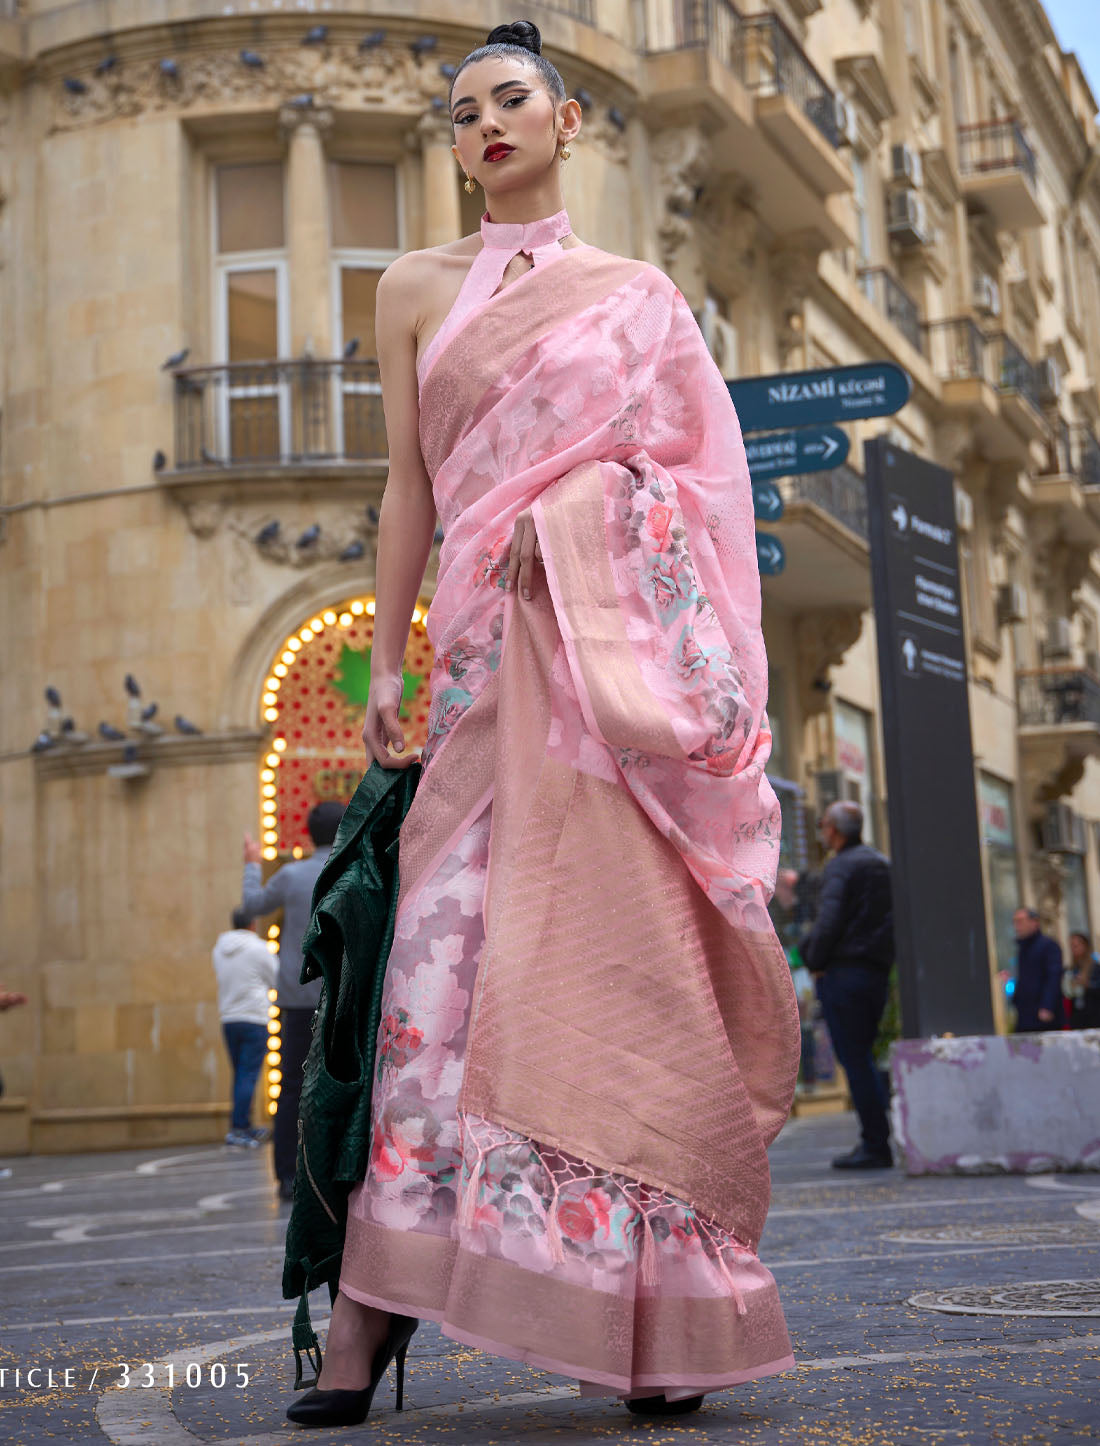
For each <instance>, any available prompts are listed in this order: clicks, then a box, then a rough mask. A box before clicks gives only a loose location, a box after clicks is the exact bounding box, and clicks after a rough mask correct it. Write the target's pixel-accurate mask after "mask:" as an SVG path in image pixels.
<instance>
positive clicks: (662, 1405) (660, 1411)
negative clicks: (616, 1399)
mask: <svg viewBox="0 0 1100 1446" xmlns="http://www.w3.org/2000/svg"><path fill="white" fill-rule="evenodd" d="M703 1400H704V1397H702V1396H681V1397H680V1399H679V1400H678V1401H666V1400H665V1398H664V1396H636V1397H635V1398H634V1399H633V1400H631V1399H629V1398H628V1399H627V1402H626V1409H627V1410H628V1411H632V1412H633V1413H634V1415H635V1416H687V1415H689V1414H690V1413H691V1412H692V1411H698V1409H699V1407H700V1406H701V1405H702V1404H703Z"/></svg>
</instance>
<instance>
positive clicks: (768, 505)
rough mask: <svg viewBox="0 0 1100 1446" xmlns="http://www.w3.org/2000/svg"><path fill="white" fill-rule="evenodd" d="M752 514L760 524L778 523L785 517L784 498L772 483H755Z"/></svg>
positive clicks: (753, 486) (753, 485)
mask: <svg viewBox="0 0 1100 1446" xmlns="http://www.w3.org/2000/svg"><path fill="white" fill-rule="evenodd" d="M752 512H753V516H754V517H755V518H756V519H757V520H758V521H759V522H778V521H779V519H780V518H781V517H782V516H783V498H782V497H781V496H780V495H779V488H778V487H776V486H775V484H774V483H772V482H755V481H754V482H753V484H752Z"/></svg>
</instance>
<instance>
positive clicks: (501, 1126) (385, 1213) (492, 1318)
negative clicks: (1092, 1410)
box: [340, 213, 799, 1398]
mask: <svg viewBox="0 0 1100 1446" xmlns="http://www.w3.org/2000/svg"><path fill="white" fill-rule="evenodd" d="M567 232H568V218H567V217H565V214H564V213H560V215H559V216H558V217H551V218H548V219H547V220H545V221H540V222H536V223H533V224H532V225H530V226H526V227H521V226H498V225H495V224H494V223H492V222H490V221H488V219H486V220H485V221H483V223H482V236H483V242H484V249H483V252H482V253H479V257H478V259H477V261H476V262H475V265H474V268H473V269H472V270H471V273H470V277H469V278H468V281H467V283H466V285H464V287H463V292H462V293H461V294H460V296H459V300H458V302H457V303H456V305H455V308H454V310H453V311H452V313H451V315H450V316H449V317H448V319H447V321H446V322H445V323H444V326H443V329H442V331H441V332H440V334H439V336H438V337H436V338H435V340H434V341H433V343H432V344H431V346H430V347H429V349H428V352H427V353H426V355H425V358H424V363H423V367H422V376H421V409H420V428H421V448H422V452H423V456H424V461H425V464H426V467H427V470H428V474H429V476H430V477H431V479H432V484H433V488H434V492H435V499H436V504H437V507H438V511H439V515H440V518H441V520H442V523H443V528H444V533H445V542H444V544H443V547H442V551H441V556H440V565H439V581H438V586H437V591H436V594H435V598H434V600H433V603H432V606H431V610H430V614H429V631H430V636H431V640H432V643H433V646H434V648H435V659H436V661H435V671H434V674H433V678H432V707H431V715H430V724H429V739H428V745H427V748H426V750H425V755H424V758H425V772H424V776H423V778H422V780H421V784H420V787H419V790H418V792H417V796H416V799H415V801H414V803H413V806H412V809H411V811H410V813H409V815H408V818H407V819H406V821H405V826H404V829H403V831H402V837H401V868H400V872H401V896H400V902H399V906H398V915H397V923H396V933H395V938H394V944H393V949H392V951H391V954H390V959H389V965H388V969H387V975H386V988H385V996H384V999H383V1008H382V1013H383V1019H382V1026H381V1033H380V1037H379V1047H378V1066H377V1078H376V1082H375V1098H374V1107H373V1108H374V1134H373V1145H372V1152H371V1161H370V1167H369V1171H368V1174H367V1177H366V1179H365V1180H364V1182H363V1183H362V1184H361V1185H360V1186H358V1187H357V1188H356V1190H355V1191H354V1192H353V1194H352V1197H351V1200H350V1203H349V1212H348V1227H347V1240H346V1245H345V1251H344V1260H343V1269H342V1275H341V1282H340V1287H341V1289H342V1290H343V1291H344V1292H345V1293H346V1294H347V1295H349V1296H351V1297H352V1298H353V1299H356V1300H359V1301H362V1302H364V1303H366V1304H370V1305H376V1306H380V1307H382V1308H384V1309H390V1310H396V1311H399V1312H401V1313H403V1314H407V1315H414V1316H418V1317H421V1318H423V1319H429V1320H434V1321H438V1322H440V1323H441V1324H442V1327H443V1329H444V1331H445V1332H446V1333H447V1334H448V1335H450V1336H452V1337H453V1338H455V1339H457V1340H459V1341H463V1342H466V1343H468V1344H471V1345H474V1346H477V1347H481V1348H483V1349H486V1350H489V1351H493V1352H496V1353H498V1354H500V1355H503V1356H506V1357H511V1358H513V1359H518V1360H523V1361H527V1362H529V1363H530V1364H532V1365H534V1366H537V1367H540V1368H543V1369H546V1370H549V1371H554V1372H560V1373H562V1374H566V1375H572V1376H575V1377H578V1378H580V1379H581V1380H582V1383H584V1385H585V1388H586V1389H589V1390H593V1391H603V1392H612V1393H619V1394H624V1395H644V1394H647V1393H650V1394H651V1393H657V1392H664V1393H665V1394H666V1395H668V1396H669V1397H670V1398H672V1397H675V1396H676V1395H677V1394H679V1395H685V1394H692V1393H696V1392H699V1391H708V1390H716V1389H720V1388H722V1387H725V1386H730V1385H734V1384H736V1383H738V1382H740V1381H745V1380H749V1379H753V1378H755V1377H758V1376H763V1375H767V1374H769V1373H771V1372H775V1371H780V1370H784V1369H787V1368H789V1367H790V1366H791V1365H792V1364H793V1360H792V1357H791V1351H790V1344H789V1341H788V1337H787V1331H786V1326H785V1323H784V1320H783V1315H782V1311H781V1309H780V1306H779V1301H778V1296H777V1292H776V1287H775V1282H774V1281H773V1279H772V1277H771V1275H770V1274H769V1273H768V1271H767V1270H766V1269H765V1268H764V1267H763V1266H762V1265H761V1264H760V1261H759V1260H758V1258H757V1255H756V1250H757V1246H758V1243H759V1239H760V1233H761V1230H762V1228H763V1225H764V1218H765V1214H766V1211H767V1205H768V1197H769V1190H770V1181H769V1172H768V1161H767V1155H766V1150H767V1146H768V1144H769V1142H770V1141H771V1140H772V1139H773V1138H774V1136H775V1135H776V1133H777V1132H778V1130H779V1128H780V1126H781V1125H782V1123H783V1121H784V1120H785V1118H786V1116H787V1112H788V1109H789V1106H790V1101H791V1097H792V1094H793V1089H794V1080H795V1074H796V1070H797V1062H798V1052H799V1027H798V1016H797V1009H796V1005H795V999H794V993H793V989H792V985H791V977H790V970H789V969H788V967H787V965H786V962H785V959H784V956H783V954H782V952H781V950H780V948H779V946H778V944H777V941H776V939H775V935H774V933H773V931H772V928H771V925H770V922H769V919H768V915H767V911H766V904H767V900H768V897H769V895H770V890H771V887H772V884H773V882H774V873H775V866H776V859H777V851H778V842H779V812H778V806H777V804H776V801H775V797H774V794H773V793H772V791H771V788H770V786H769V784H768V782H767V780H766V778H765V776H764V766H765V763H766V761H767V757H768V752H769V747H770V734H769V731H768V725H767V720H766V716H765V711H764V710H765V704H766V689H767V665H766V660H765V656H764V647H763V640H762V636H761V632H760V585H759V578H758V575H757V565H756V555H755V540H754V527H753V508H752V499H751V494H750V486H749V479H748V471H747V466H746V463H745V454H744V448H743V446H742V442H741V436H740V430H739V428H738V425H737V419H736V416H735V414H734V410H733V406H732V404H731V402H730V400H729V396H728V393H727V391H726V388H725V386H724V384H723V382H722V379H721V377H720V376H719V374H718V371H717V369H716V368H715V366H714V364H713V362H712V361H711V359H710V357H709V355H708V354H707V352H706V349H705V347H704V345H703V341H702V338H701V336H700V334H699V331H698V328H697V326H696V324H695V321H694V319H693V317H692V315H691V312H690V310H689V309H688V307H687V305H686V304H685V302H684V299H683V297H682V296H681V295H680V293H679V292H678V291H677V290H676V288H675V287H674V286H673V284H672V283H671V282H670V281H669V280H668V278H667V277H666V276H664V275H663V274H662V273H661V272H659V271H657V270H655V269H654V268H653V267H650V266H648V265H645V264H643V263H640V262H637V261H630V260H624V259H622V258H620V257H616V256H611V255H608V254H607V253H605V252H601V251H598V250H596V249H595V248H592V247H588V246H578V247H575V248H572V249H565V248H562V247H559V246H558V245H557V244H556V243H557V241H558V240H560V238H561V237H562V236H563V235H565V234H566V233H567ZM520 250H523V251H525V252H527V253H528V254H530V255H532V257H533V260H534V263H535V264H534V265H533V268H532V269H531V270H530V271H528V272H526V273H525V274H524V275H523V276H522V277H521V278H520V279H519V280H518V281H514V282H512V283H511V284H509V285H507V286H505V287H504V288H503V289H501V290H496V283H497V281H498V280H499V276H500V274H501V273H502V271H503V265H504V264H506V262H507V260H508V259H509V258H510V257H511V256H512V255H514V254H516V252H518V251H520ZM494 251H495V252H496V253H497V254H496V255H495V257H494V256H493V255H491V254H490V255H486V253H492V252H494ZM505 253H506V254H505ZM502 255H503V262H502V261H501V256H502ZM482 261H484V265H482V266H480V268H479V263H481V262H482ZM494 263H495V264H496V269H495V270H492V265H493V264H494ZM490 271H492V274H491V275H490ZM526 508H530V509H531V510H532V513H533V516H534V519H535V524H536V528H537V532H538V538H539V544H540V550H541V552H542V556H543V559H544V565H545V581H543V580H542V578H541V577H540V578H539V581H538V584H537V586H536V588H535V590H534V591H533V593H532V596H531V598H530V600H525V599H523V598H522V597H520V596H518V595H517V594H513V593H511V592H507V591H506V590H505V588H504V581H505V572H506V567H507V554H508V547H509V542H510V539H511V535H512V531H513V527H514V525H515V521H516V517H517V515H518V514H519V513H520V512H521V511H522V510H524V509H526Z"/></svg>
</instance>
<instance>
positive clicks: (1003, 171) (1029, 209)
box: [958, 116, 1043, 230]
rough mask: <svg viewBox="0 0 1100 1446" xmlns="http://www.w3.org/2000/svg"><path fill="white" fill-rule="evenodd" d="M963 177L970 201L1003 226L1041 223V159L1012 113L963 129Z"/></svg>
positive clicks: (960, 136) (960, 135)
mask: <svg viewBox="0 0 1100 1446" xmlns="http://www.w3.org/2000/svg"><path fill="white" fill-rule="evenodd" d="M958 148H959V176H960V179H961V182H962V192H963V195H964V196H965V198H966V199H967V201H969V202H972V203H974V204H975V205H976V206H978V207H980V208H981V209H982V210H985V211H988V212H989V214H990V215H991V216H992V217H993V219H994V221H995V222H996V223H997V225H998V226H1000V227H1003V228H1005V229H1006V230H1008V229H1012V230H1020V229H1026V228H1028V227H1034V226H1040V225H1042V223H1043V212H1042V210H1041V209H1040V207H1039V200H1038V190H1037V177H1038V163H1037V161H1036V157H1035V152H1034V151H1033V150H1032V148H1031V146H1030V144H1029V143H1028V139H1027V137H1026V136H1025V134H1024V131H1023V127H1022V126H1021V125H1020V123H1019V121H1017V120H1015V119H1014V118H1013V117H1011V116H1006V117H1004V118H1002V119H1001V120H993V121H979V122H978V123H977V124H976V125H963V126H960V127H959V130H958Z"/></svg>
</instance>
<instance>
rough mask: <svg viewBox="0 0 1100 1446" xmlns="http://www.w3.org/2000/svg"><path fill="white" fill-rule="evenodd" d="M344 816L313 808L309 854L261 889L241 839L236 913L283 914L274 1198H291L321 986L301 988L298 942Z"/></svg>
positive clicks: (251, 842) (337, 810) (325, 806)
mask: <svg viewBox="0 0 1100 1446" xmlns="http://www.w3.org/2000/svg"><path fill="white" fill-rule="evenodd" d="M343 815H344V805H343V804H342V803H337V802H335V801H332V802H325V803H318V804H316V805H315V806H314V807H313V808H312V809H311V810H310V814H309V817H308V818H307V819H306V829H307V831H308V833H309V836H310V839H311V840H312V843H313V852H312V853H311V854H310V855H309V856H308V857H307V858H304V859H295V860H293V862H291V863H287V864H284V865H283V866H282V868H281V869H277V870H276V871H275V873H274V874H272V876H271V878H270V879H268V881H267V883H266V884H265V883H263V881H262V878H261V874H260V860H261V859H262V858H263V850H262V849H261V848H260V845H259V844H258V843H257V842H256V840H255V839H253V838H251V837H250V836H249V835H248V834H245V838H244V883H243V886H242V890H241V908H242V909H243V910H244V911H245V913H247V914H248V915H250V916H251V917H252V918H258V917H261V916H263V915H264V914H272V913H274V912H275V910H276V909H282V911H283V923H282V928H281V930H280V933H279V970H278V984H277V985H276V988H277V990H278V995H277V1000H276V1002H277V1003H278V1006H279V1031H280V1032H279V1052H280V1055H281V1056H282V1057H281V1059H280V1061H279V1069H280V1071H281V1073H282V1081H281V1084H280V1089H279V1101H278V1108H277V1110H276V1113H275V1152H274V1153H275V1178H276V1180H277V1181H278V1190H279V1198H280V1199H281V1200H291V1199H293V1197H294V1170H295V1165H296V1162H297V1154H298V1102H299V1100H300V1099H301V1094H302V1069H303V1066H304V1065H305V1061H306V1055H307V1053H308V1052H309V1041H310V1033H311V1028H312V1024H313V1015H314V1013H315V1011H316V1009H317V1001H318V1000H319V999H320V997H321V982H320V980H319V979H318V980H313V981H312V982H311V983H309V984H302V983H301V973H302V936H303V935H304V934H305V932H306V926H307V925H308V923H309V916H310V909H311V906H312V901H313V886H314V884H315V883H316V882H317V875H318V874H319V873H320V872H321V870H322V868H323V867H324V864H325V860H326V859H327V858H328V856H329V853H330V852H331V850H332V841H333V839H334V838H335V837H336V830H337V828H338V827H339V825H340V820H341V818H342V817H343Z"/></svg>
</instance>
